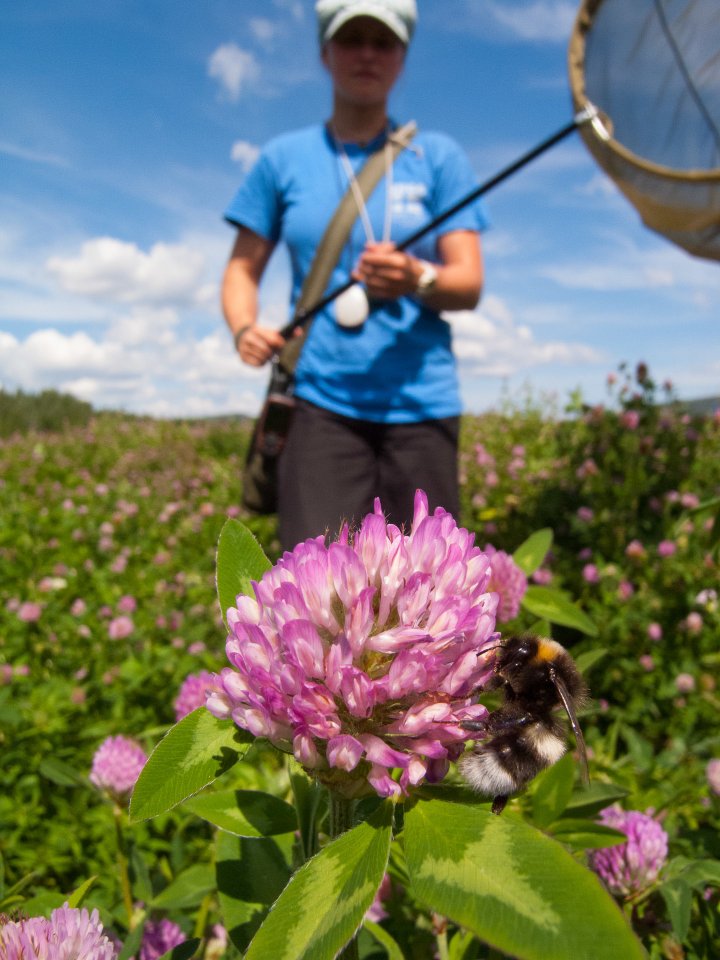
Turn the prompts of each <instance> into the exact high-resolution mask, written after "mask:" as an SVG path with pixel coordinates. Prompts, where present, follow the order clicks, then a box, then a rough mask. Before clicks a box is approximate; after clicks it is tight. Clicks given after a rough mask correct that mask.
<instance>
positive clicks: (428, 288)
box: [415, 260, 438, 300]
mask: <svg viewBox="0 0 720 960" xmlns="http://www.w3.org/2000/svg"><path fill="white" fill-rule="evenodd" d="M420 264H421V266H422V273H421V274H420V277H419V279H418V282H417V286H416V287H415V296H417V297H420V299H421V300H422V298H423V297H426V296H427V295H428V294H429V293H432V292H433V290H434V289H435V284H436V283H437V275H438V272H437V268H436V267H435V266H434V265H433V264H432V263H428V261H427V260H421V261H420Z"/></svg>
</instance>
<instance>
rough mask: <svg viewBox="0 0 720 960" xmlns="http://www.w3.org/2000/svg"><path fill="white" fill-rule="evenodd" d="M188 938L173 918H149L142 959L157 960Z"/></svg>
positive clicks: (144, 931)
mask: <svg viewBox="0 0 720 960" xmlns="http://www.w3.org/2000/svg"><path fill="white" fill-rule="evenodd" d="M186 939H187V937H186V936H185V934H184V933H183V931H182V930H181V929H180V927H179V926H178V925H177V924H176V923H173V922H172V920H168V919H167V918H165V917H163V919H162V920H148V922H147V923H146V924H145V928H144V930H143V938H142V943H141V944H140V960H157V958H158V957H162V956H163V954H166V953H167V952H168V950H172V948H173V947H177V946H178V944H181V943H184V942H185V940H186Z"/></svg>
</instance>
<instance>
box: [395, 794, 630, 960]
mask: <svg viewBox="0 0 720 960" xmlns="http://www.w3.org/2000/svg"><path fill="white" fill-rule="evenodd" d="M405 852H406V856H407V861H408V871H409V873H410V877H411V887H410V889H411V892H412V893H414V894H415V895H416V896H417V897H418V898H419V899H420V900H421V901H422V902H424V903H425V905H426V906H427V907H429V908H430V909H433V910H437V911H439V912H440V913H442V914H444V915H445V916H447V917H450V918H451V919H453V920H455V921H456V922H458V923H459V924H461V926H463V927H465V928H466V929H469V930H472V931H473V932H474V933H475V934H476V935H477V936H478V937H480V939H481V940H483V941H485V942H487V943H490V944H492V945H493V946H495V947H497V948H499V949H501V950H503V951H505V952H506V953H509V954H511V955H512V956H518V957H523V958H527V960H544V958H546V957H549V956H552V957H553V958H554V960H604V958H607V960H617V957H623V958H624V960H633V958H642V957H643V956H645V954H644V951H643V950H642V947H641V946H640V944H639V942H638V941H637V939H636V938H635V937H634V935H633V934H632V931H631V930H630V927H629V926H628V924H627V921H626V920H625V918H624V917H623V915H622V912H621V911H620V910H619V908H618V906H617V904H615V903H614V902H613V900H612V898H611V897H610V896H609V895H608V894H607V893H606V891H605V890H604V889H603V888H602V885H601V884H600V882H599V881H598V879H597V877H595V876H594V875H593V874H591V873H590V872H589V871H587V870H586V869H584V868H583V867H581V866H580V865H579V864H578V863H577V862H576V861H575V860H574V859H573V857H572V856H570V854H568V853H567V852H566V851H565V850H564V849H563V848H562V846H561V845H560V844H558V843H555V842H553V841H552V840H550V839H549V838H547V837H545V836H543V835H542V834H541V833H540V832H538V831H536V830H533V829H532V828H530V827H528V826H527V825H526V824H524V823H523V822H522V821H521V820H518V819H516V818H515V817H514V816H513V815H509V816H505V815H504V816H502V817H497V816H494V815H493V814H492V813H490V811H489V810H488V809H487V808H483V807H480V806H477V807H473V806H470V805H459V804H452V803H446V802H443V801H441V800H438V801H430V802H427V801H426V802H420V803H418V804H416V805H415V806H413V807H412V809H411V810H409V811H408V812H407V813H406V815H405Z"/></svg>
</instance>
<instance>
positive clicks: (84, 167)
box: [0, 0, 720, 416]
mask: <svg viewBox="0 0 720 960" xmlns="http://www.w3.org/2000/svg"><path fill="white" fill-rule="evenodd" d="M419 9H420V22H419V26H418V30H417V34H416V38H415V40H414V42H413V44H412V47H411V50H410V53H409V57H408V61H407V65H406V69H405V73H404V75H403V77H402V78H401V81H400V83H399V85H398V87H397V89H396V91H395V94H394V98H393V102H392V112H393V115H394V116H395V118H396V119H397V120H400V121H404V120H407V119H415V120H416V121H417V122H418V124H419V125H420V126H421V127H422V128H423V129H442V130H444V131H446V132H447V133H449V134H451V135H452V136H454V137H455V138H456V139H457V140H458V141H459V142H460V143H461V144H462V145H463V147H464V148H465V149H466V151H467V152H468V154H469V156H470V158H471V160H472V163H473V166H474V169H475V171H476V173H477V176H478V179H479V180H480V181H482V180H485V179H487V178H488V177H490V176H491V175H493V174H495V173H496V172H497V171H498V170H499V169H500V168H502V167H503V166H505V165H506V164H507V163H509V162H511V161H513V160H515V159H516V158H517V157H518V156H519V155H520V154H522V153H523V152H524V151H526V150H527V149H529V148H530V147H533V146H534V145H535V144H536V143H538V142H539V141H541V140H543V139H544V138H545V137H546V136H548V135H549V134H551V133H553V132H554V131H555V130H557V129H559V128H560V127H562V126H563V125H564V124H566V123H567V122H568V121H569V120H570V119H571V117H572V109H571V103H570V96H569V91H568V81H567V72H566V50H567V42H568V39H569V36H570V29H571V24H572V20H573V17H574V13H575V4H574V3H571V2H567V0H502V2H501V0H482V2H481V0H419ZM0 84H1V89H2V95H1V96H2V102H3V103H2V117H3V121H2V124H0V385H2V386H3V387H4V388H5V389H9V390H15V389H17V388H22V389H24V390H27V391H33V392H34V391H37V390H40V389H43V388H48V387H53V388H56V389H60V390H64V391H68V392H71V393H73V394H75V395H77V396H79V397H81V398H82V399H85V400H88V401H90V402H91V403H93V405H95V406H96V407H108V408H114V409H125V410H128V411H132V412H136V413H149V414H153V415H157V416H180V415H182V416H204V415H209V414H219V413H233V412H235V413H237V412H246V413H252V412H254V411H255V410H256V409H257V406H258V403H259V397H260V395H261V393H262V391H263V388H264V384H265V380H266V373H265V372H258V371H252V370H249V369H248V368H246V367H243V366H242V364H240V362H239V360H238V359H237V357H236V356H235V354H234V353H233V350H232V347H231V344H230V341H229V337H228V334H227V332H226V329H225V326H224V322H223V320H222V317H221V314H220V310H219V299H218V298H219V281H220V278H221V275H222V271H223V267H224V264H225V261H226V259H227V256H228V253H229V249H230V246H231V243H232V239H233V235H232V230H231V229H230V228H229V227H228V226H227V225H226V224H225V223H224V222H223V221H222V210H223V209H224V207H225V205H226V203H227V202H228V200H229V199H230V197H231V196H232V194H233V192H234V190H235V189H236V187H237V185H238V183H239V182H240V181H241V179H242V177H243V176H244V174H245V171H246V169H247V166H248V164H250V163H251V162H252V160H253V158H254V157H255V156H256V155H257V151H258V149H259V147H260V146H261V145H262V144H263V143H264V142H265V141H266V140H267V139H268V138H270V137H271V136H273V135H275V134H277V133H279V132H281V131H283V130H286V129H290V128H292V127H296V126H302V125H304V124H306V123H312V122H315V121H318V120H323V119H325V118H326V117H327V115H328V112H329V104H330V91H329V86H328V83H327V80H326V77H325V74H324V71H323V69H322V66H321V64H320V62H319V58H318V49H317V41H316V34H315V21H314V14H313V4H312V3H311V2H309V0H203V2H202V3H178V2H177V0H172V2H170V0H144V2H142V3H141V2H139V0H63V3H62V4H60V3H58V2H57V0H33V2H32V3H22V2H20V0H11V2H10V3H7V4H3V6H2V10H1V12H0ZM486 205H487V208H488V212H489V214H490V217H491V220H492V229H491V230H490V231H489V232H488V233H487V234H486V235H485V237H484V250H485V264H486V275H487V280H486V288H485V294H484V298H483V301H482V303H481V305H480V307H479V309H478V310H477V311H476V312H473V313H463V314H460V315H457V316H455V317H454V318H453V320H452V322H453V325H454V329H455V336H456V340H455V342H456V350H457V353H458V356H459V361H460V370H461V377H462V387H463V395H464V398H465V403H466V407H467V408H468V409H469V410H471V411H481V410H484V409H487V408H489V407H491V406H493V405H496V404H497V403H498V402H499V401H500V399H501V398H502V397H504V396H508V395H509V396H510V397H519V396H521V395H522V394H523V393H524V391H526V389H527V388H528V387H529V388H530V390H531V392H532V393H533V395H534V396H535V397H538V398H539V397H540V396H542V395H550V396H555V397H556V398H557V401H558V403H559V404H562V403H564V401H565V400H566V398H567V395H568V392H569V391H570V390H572V389H574V388H576V387H581V388H582V390H583V393H584V395H585V396H586V398H588V399H590V400H598V399H601V398H602V397H603V395H604V390H605V378H606V375H607V373H608V372H610V371H612V370H614V369H615V368H616V367H617V364H618V363H619V362H621V361H623V360H626V361H628V362H630V363H632V364H634V363H635V362H637V361H638V360H641V359H642V360H644V361H645V362H647V363H648V364H649V366H650V369H651V371H652V373H653V374H654V375H655V376H656V377H657V378H658V379H660V380H664V379H670V380H672V381H673V383H674V384H675V385H676V388H677V391H678V393H679V395H680V396H682V397H685V398H693V397H700V396H707V395H709V394H715V393H717V392H718V387H719V386H720V351H719V350H718V348H719V347H720V326H719V325H718V314H719V308H720V264H718V263H712V262H709V261H702V260H698V259H696V258H693V257H690V256H689V255H687V254H685V253H684V252H682V251H680V250H679V249H677V248H675V247H673V246H672V245H671V244H669V243H668V242H667V241H665V240H664V239H662V238H660V237H658V236H656V235H654V234H652V233H651V232H649V231H648V230H647V229H645V228H644V227H643V226H642V225H641V223H640V221H639V219H638V216H637V214H636V213H635V211H634V210H633V209H632V207H630V206H629V204H628V203H627V201H626V200H625V199H624V198H623V197H622V196H621V195H620V194H619V193H618V192H617V190H616V189H615V187H614V186H613V185H612V183H610V182H609V181H608V180H607V178H606V177H605V176H604V175H603V174H602V173H601V171H600V170H599V168H598V167H597V166H596V165H595V163H594V161H593V160H592V159H591V157H590V156H589V154H588V153H587V151H586V150H585V147H584V146H583V144H582V142H581V140H580V138H579V136H578V135H577V134H573V135H572V136H571V137H570V138H569V139H568V140H566V141H564V142H563V144H561V145H560V146H557V147H555V148H553V150H552V151H551V152H550V153H548V154H547V155H546V156H545V157H543V158H542V159H541V160H538V161H536V162H535V163H534V164H533V165H532V166H530V167H528V168H526V169H525V170H524V171H522V172H521V173H519V174H517V176H516V177H514V178H513V179H512V180H511V181H508V182H507V183H506V184H504V185H502V186H501V187H499V188H498V189H497V190H496V191H494V192H493V193H492V194H490V195H488V197H487V200H486ZM287 287H288V281H287V267H286V261H285V258H284V256H283V254H282V252H278V254H276V256H275V257H274V259H273V261H272V263H271V266H270V269H269V270H268V274H267V277H266V281H265V282H264V284H263V291H262V311H263V316H264V317H265V319H266V320H268V321H269V322H272V323H275V324H278V325H281V324H283V323H285V322H286V320H287V316H286V309H285V299H286V295H287Z"/></svg>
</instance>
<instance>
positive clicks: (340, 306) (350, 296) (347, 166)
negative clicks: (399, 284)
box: [333, 133, 392, 330]
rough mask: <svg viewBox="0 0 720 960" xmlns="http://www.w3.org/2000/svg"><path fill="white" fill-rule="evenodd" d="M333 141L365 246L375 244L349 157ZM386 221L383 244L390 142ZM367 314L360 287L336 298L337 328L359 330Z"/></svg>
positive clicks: (386, 235) (387, 231)
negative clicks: (363, 233) (359, 222)
mask: <svg viewBox="0 0 720 960" xmlns="http://www.w3.org/2000/svg"><path fill="white" fill-rule="evenodd" d="M333 139H334V141H335V147H336V150H337V153H338V156H339V157H340V162H341V163H342V166H343V168H344V170H345V175H346V176H347V179H348V183H349V184H350V189H351V190H352V193H353V196H354V198H355V203H356V205H357V208H358V213H359V214H360V221H361V223H362V225H363V230H364V232H365V239H366V240H367V241H368V243H374V242H375V234H374V233H373V228H372V224H371V223H370V217H369V215H368V211H367V206H366V204H365V199H364V198H363V195H362V190H361V189H360V185H359V184H358V182H357V178H356V176H355V171H354V170H353V168H352V164H351V163H350V158H349V157H348V155H347V153H346V152H345V148H344V147H343V145H342V143H341V142H340V140H339V138H338V137H337V136H335V134H334V133H333ZM384 152H385V222H384V224H383V241H388V240H389V239H390V232H391V230H392V202H391V193H392V146H391V144H390V141H389V140H388V141H386V143H385V150H384ZM369 315H370V302H369V300H368V295H367V293H366V291H365V288H364V287H363V286H362V285H361V284H359V283H354V284H353V285H352V286H351V287H348V288H347V290H345V291H343V293H341V294H340V295H339V296H338V297H337V298H336V299H335V320H336V322H337V324H338V326H339V327H344V328H345V329H346V330H351V329H353V328H355V327H361V326H362V325H363V324H364V323H365V321H366V320H367V318H368V316H369Z"/></svg>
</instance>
